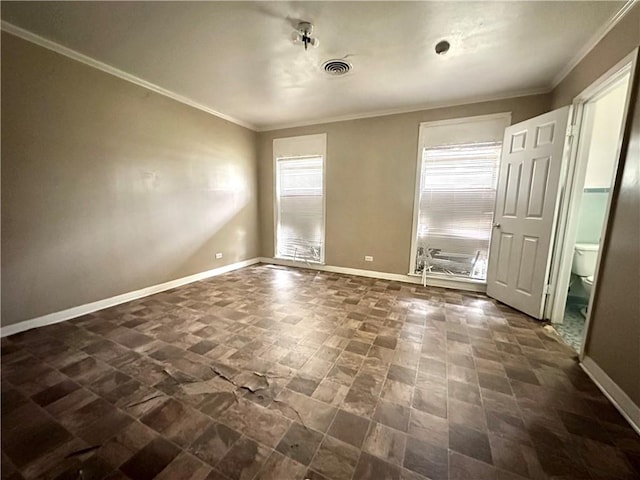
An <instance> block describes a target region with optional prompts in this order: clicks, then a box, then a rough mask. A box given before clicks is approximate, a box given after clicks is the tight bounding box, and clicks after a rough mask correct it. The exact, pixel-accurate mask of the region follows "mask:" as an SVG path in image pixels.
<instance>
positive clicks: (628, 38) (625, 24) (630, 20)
mask: <svg viewBox="0 0 640 480" xmlns="http://www.w3.org/2000/svg"><path fill="white" fill-rule="evenodd" d="M639 44H640V4H637V5H636V6H635V7H633V8H632V9H631V11H630V12H628V13H627V14H626V15H625V16H624V17H623V18H622V20H620V22H619V23H618V24H617V25H616V26H615V27H614V28H613V29H612V30H611V31H610V32H609V33H608V34H607V35H606V36H605V37H604V38H603V39H602V40H601V41H600V42H598V44H597V45H596V46H595V47H594V48H593V49H592V50H591V51H590V52H589V53H588V54H587V56H585V57H584V58H583V59H582V61H581V62H580V63H579V64H578V65H577V66H576V67H575V68H574V69H573V70H571V72H569V74H568V75H567V76H566V77H565V78H564V79H563V80H562V82H560V84H559V85H558V86H557V87H556V88H555V89H554V90H553V92H552V95H553V99H552V104H553V108H554V109H555V108H559V107H563V106H564V105H570V104H571V103H572V102H573V99H574V98H575V97H576V96H577V95H578V94H579V93H580V92H582V91H583V90H584V89H585V88H587V87H588V86H589V85H591V84H592V83H593V82H594V81H595V80H596V79H598V78H599V77H600V76H601V75H603V74H604V73H606V72H607V70H609V69H610V68H611V67H613V66H614V65H615V64H616V63H618V62H619V61H620V60H622V59H623V58H624V57H625V56H627V55H628V54H629V53H630V52H631V51H632V50H633V49H634V48H636V47H637V46H638V45H639Z"/></svg>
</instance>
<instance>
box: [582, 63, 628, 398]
mask: <svg viewBox="0 0 640 480" xmlns="http://www.w3.org/2000/svg"><path fill="white" fill-rule="evenodd" d="M639 76H640V69H637V71H636V81H635V87H634V90H635V92H634V95H635V101H634V102H633V103H632V107H631V109H632V110H631V111H630V112H629V116H630V117H631V119H632V120H631V124H630V127H629V128H628V130H627V135H626V142H627V148H626V149H625V150H623V152H622V161H623V162H624V166H623V168H622V173H621V175H620V178H619V181H618V187H617V189H616V190H617V191H616V192H615V193H614V195H615V196H614V198H613V202H614V203H613V206H612V211H611V214H610V218H609V225H608V234H607V242H606V245H605V250H604V251H603V256H602V260H601V264H600V271H599V274H598V290H597V294H596V297H595V298H594V303H593V306H592V310H591V323H590V326H589V337H588V342H587V344H586V348H585V354H586V355H588V356H589V357H590V358H591V359H593V360H594V361H595V362H596V363H597V364H598V366H599V367H600V368H602V369H603V370H604V371H605V372H606V373H607V375H608V376H609V377H610V378H611V379H612V380H613V381H614V382H615V383H616V384H617V385H618V386H619V387H620V388H621V389H622V390H623V391H624V392H625V393H626V394H627V395H628V396H629V397H630V398H631V400H632V401H633V402H634V403H635V404H636V405H637V406H640V376H639V375H638V372H640V300H639V299H638V292H640V244H639V240H638V238H640V215H639V212H640V96H639V95H638V87H639V85H638V83H639V82H640V78H639Z"/></svg>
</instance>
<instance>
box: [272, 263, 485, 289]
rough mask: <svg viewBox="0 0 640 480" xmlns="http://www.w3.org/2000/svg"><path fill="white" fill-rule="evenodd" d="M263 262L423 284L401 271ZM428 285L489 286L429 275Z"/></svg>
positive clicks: (477, 287)
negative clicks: (390, 271)
mask: <svg viewBox="0 0 640 480" xmlns="http://www.w3.org/2000/svg"><path fill="white" fill-rule="evenodd" d="M260 262H261V263H267V264H272V265H282V266H286V267H299V268H309V269H311V270H320V271H322V272H333V273H343V274H345V275H356V276H359V277H368V278H378V279H380V280H392V281H396V282H405V283H414V284H419V285H422V277H420V276H413V275H402V274H399V273H387V272H378V271H375V270H361V269H359V268H348V267H336V266H333V265H320V264H317V263H305V262H303V261H298V262H294V261H291V260H282V259H280V258H270V257H261V258H260ZM427 286H429V287H443V288H454V289H456V290H466V291H468V292H479V293H485V292H486V290H487V287H486V285H485V284H484V283H481V282H466V281H460V280H455V279H447V278H433V277H427Z"/></svg>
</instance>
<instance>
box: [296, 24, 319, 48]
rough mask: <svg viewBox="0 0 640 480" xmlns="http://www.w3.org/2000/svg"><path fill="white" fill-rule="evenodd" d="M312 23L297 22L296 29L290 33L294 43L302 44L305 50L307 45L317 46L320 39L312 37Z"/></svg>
mask: <svg viewBox="0 0 640 480" xmlns="http://www.w3.org/2000/svg"><path fill="white" fill-rule="evenodd" d="M312 34H313V24H312V23H310V22H299V23H298V26H297V28H296V31H295V32H293V33H292V34H291V40H293V43H294V44H296V45H300V44H303V45H304V49H305V50H306V49H307V48H308V47H309V45H311V46H312V47H314V48H317V47H318V45H320V40H318V39H317V38H316V37H312V36H311V35H312Z"/></svg>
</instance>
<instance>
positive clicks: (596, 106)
mask: <svg viewBox="0 0 640 480" xmlns="http://www.w3.org/2000/svg"><path fill="white" fill-rule="evenodd" d="M627 83H628V81H623V82H621V83H620V84H619V85H617V86H616V87H615V88H614V89H613V90H611V91H610V92H608V93H607V94H606V95H604V96H603V97H602V98H599V99H597V100H596V101H595V102H594V103H593V124H592V127H591V128H592V131H591V141H590V143H589V155H588V160H587V175H586V177H585V181H584V188H610V187H611V181H612V179H613V171H614V168H615V165H616V160H617V158H616V157H617V154H618V144H619V142H620V130H621V128H622V119H623V117H624V107H625V103H626V100H627V91H628V88H627Z"/></svg>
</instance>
